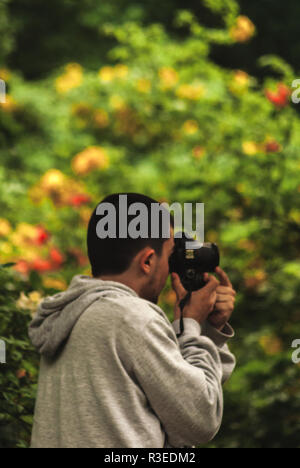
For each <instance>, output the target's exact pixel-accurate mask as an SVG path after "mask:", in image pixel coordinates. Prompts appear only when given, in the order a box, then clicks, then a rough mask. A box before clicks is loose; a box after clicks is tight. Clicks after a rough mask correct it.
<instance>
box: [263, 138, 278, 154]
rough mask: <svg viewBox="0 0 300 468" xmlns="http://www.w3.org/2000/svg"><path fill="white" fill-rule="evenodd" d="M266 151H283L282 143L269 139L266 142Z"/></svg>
mask: <svg viewBox="0 0 300 468" xmlns="http://www.w3.org/2000/svg"><path fill="white" fill-rule="evenodd" d="M265 151H266V152H267V153H278V152H279V151H281V145H280V144H279V143H277V141H269V142H268V143H266V146H265Z"/></svg>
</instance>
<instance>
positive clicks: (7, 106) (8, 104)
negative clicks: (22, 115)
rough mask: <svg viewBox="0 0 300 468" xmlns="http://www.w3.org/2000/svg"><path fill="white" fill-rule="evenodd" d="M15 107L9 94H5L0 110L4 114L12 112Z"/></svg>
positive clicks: (15, 104)
mask: <svg viewBox="0 0 300 468" xmlns="http://www.w3.org/2000/svg"><path fill="white" fill-rule="evenodd" d="M17 107H18V106H17V103H16V101H15V100H14V99H13V98H12V96H10V95H9V94H6V96H5V102H2V103H0V109H3V110H4V111H5V112H13V111H15V110H16V109H17Z"/></svg>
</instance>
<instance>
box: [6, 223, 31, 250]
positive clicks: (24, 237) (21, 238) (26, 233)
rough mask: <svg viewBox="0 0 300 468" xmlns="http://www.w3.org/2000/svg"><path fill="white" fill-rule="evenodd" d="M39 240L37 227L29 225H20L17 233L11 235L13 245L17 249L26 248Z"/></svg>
mask: <svg viewBox="0 0 300 468" xmlns="http://www.w3.org/2000/svg"><path fill="white" fill-rule="evenodd" d="M36 238H37V229H36V226H32V225H31V224H28V223H20V224H18V226H17V229H16V231H15V232H14V233H13V234H12V235H11V241H12V243H13V244H14V245H15V246H17V247H23V246H24V247H25V246H28V244H29V245H30V244H32V243H34V242H35V240H36Z"/></svg>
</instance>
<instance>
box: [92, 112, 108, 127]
mask: <svg viewBox="0 0 300 468" xmlns="http://www.w3.org/2000/svg"><path fill="white" fill-rule="evenodd" d="M93 120H94V123H95V125H96V127H99V128H106V127H107V126H108V124H109V118H108V114H107V112H105V110H103V109H97V110H96V111H95V112H94V115H93Z"/></svg>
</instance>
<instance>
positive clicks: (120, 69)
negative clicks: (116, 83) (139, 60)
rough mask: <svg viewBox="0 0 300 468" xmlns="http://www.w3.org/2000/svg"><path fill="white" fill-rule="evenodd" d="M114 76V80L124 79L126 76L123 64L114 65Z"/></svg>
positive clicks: (125, 66)
mask: <svg viewBox="0 0 300 468" xmlns="http://www.w3.org/2000/svg"><path fill="white" fill-rule="evenodd" d="M114 75H115V77H116V78H120V79H123V78H126V76H127V75H128V67H127V65H123V64H119V65H116V66H115V68H114Z"/></svg>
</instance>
